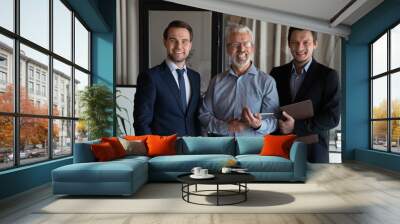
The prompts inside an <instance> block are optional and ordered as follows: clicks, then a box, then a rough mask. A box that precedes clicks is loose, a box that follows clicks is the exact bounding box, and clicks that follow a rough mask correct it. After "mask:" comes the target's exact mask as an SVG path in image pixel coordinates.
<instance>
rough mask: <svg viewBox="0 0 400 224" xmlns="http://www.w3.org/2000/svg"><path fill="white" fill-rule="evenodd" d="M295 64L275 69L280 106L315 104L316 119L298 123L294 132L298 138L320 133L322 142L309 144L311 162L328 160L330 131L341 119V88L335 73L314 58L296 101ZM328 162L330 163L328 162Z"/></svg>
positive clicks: (272, 73) (273, 73) (272, 71)
mask: <svg viewBox="0 0 400 224" xmlns="http://www.w3.org/2000/svg"><path fill="white" fill-rule="evenodd" d="M291 69H292V63H288V64H285V65H282V66H280V67H276V68H273V69H272V70H271V73H270V74H271V76H272V77H274V78H275V81H276V87H277V89H278V95H279V102H280V105H281V106H284V105H287V104H291V103H296V102H300V101H303V100H307V99H310V100H311V101H312V103H313V109H314V117H312V118H310V119H306V120H296V121H295V127H294V133H295V134H296V135H297V136H305V135H310V134H318V136H319V142H318V143H317V144H312V145H309V155H308V160H309V161H310V162H328V161H329V153H328V149H329V130H330V129H332V128H334V127H336V126H337V125H338V123H339V119H340V107H339V106H340V103H339V102H340V88H339V81H338V75H337V73H336V71H335V70H333V69H331V68H329V67H326V66H324V65H322V64H320V63H318V62H317V61H316V60H315V59H313V61H312V62H311V65H310V67H309V69H308V70H307V73H306V76H305V78H304V81H303V83H302V84H301V86H300V89H299V91H298V92H297V94H296V97H295V99H294V100H292V96H291V93H290V76H291ZM327 160H328V161H327Z"/></svg>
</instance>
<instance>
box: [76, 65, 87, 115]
mask: <svg viewBox="0 0 400 224" xmlns="http://www.w3.org/2000/svg"><path fill="white" fill-rule="evenodd" d="M86 86H89V75H88V74H86V73H83V72H81V71H80V70H78V69H75V117H79V116H80V114H81V108H80V107H79V102H80V100H79V95H80V92H81V91H82V90H84V89H85V87H86Z"/></svg>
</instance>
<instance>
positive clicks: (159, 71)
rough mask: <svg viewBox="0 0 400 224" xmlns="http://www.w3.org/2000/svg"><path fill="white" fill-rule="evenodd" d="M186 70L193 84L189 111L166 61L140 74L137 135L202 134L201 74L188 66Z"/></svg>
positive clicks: (135, 108) (135, 101)
mask: <svg viewBox="0 0 400 224" xmlns="http://www.w3.org/2000/svg"><path fill="white" fill-rule="evenodd" d="M186 73H187V75H188V78H189V82H190V87H191V96H190V100H189V104H188V106H187V108H186V111H185V110H184V108H183V105H182V103H181V101H180V98H179V87H178V85H177V83H176V81H175V79H174V77H173V75H172V73H171V71H170V69H169V67H168V65H167V64H166V63H165V61H164V62H163V63H161V64H160V65H158V66H155V67H153V68H151V69H149V70H147V71H146V72H144V73H141V74H139V77H138V81H137V89H136V95H135V100H134V112H133V117H134V124H133V126H134V128H135V134H136V135H146V134H156V135H172V134H177V135H178V136H197V135H199V134H200V125H199V124H200V123H199V121H198V108H199V102H200V74H199V73H197V72H196V71H194V70H191V69H189V68H187V72H186Z"/></svg>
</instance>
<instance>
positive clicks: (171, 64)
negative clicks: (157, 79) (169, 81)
mask: <svg viewBox="0 0 400 224" xmlns="http://www.w3.org/2000/svg"><path fill="white" fill-rule="evenodd" d="M165 63H166V64H167V66H168V68H169V70H171V72H174V71H176V69H180V68H178V66H176V64H175V63H174V62H172V61H171V59H169V58H166V59H165ZM183 69H185V71H187V69H186V64H185V65H183Z"/></svg>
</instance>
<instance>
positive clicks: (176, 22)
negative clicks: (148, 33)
mask: <svg viewBox="0 0 400 224" xmlns="http://www.w3.org/2000/svg"><path fill="white" fill-rule="evenodd" d="M171 28H185V29H187V30H188V31H189V34H190V41H192V40H193V29H192V27H191V26H190V25H189V24H188V23H186V22H183V21H180V20H174V21H172V22H170V23H169V24H168V26H167V28H165V30H164V34H163V36H164V40H167V38H168V31H169V29H171Z"/></svg>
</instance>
